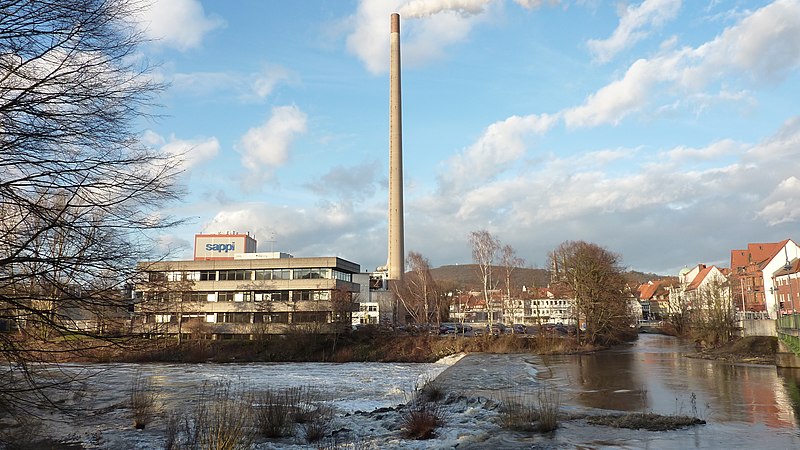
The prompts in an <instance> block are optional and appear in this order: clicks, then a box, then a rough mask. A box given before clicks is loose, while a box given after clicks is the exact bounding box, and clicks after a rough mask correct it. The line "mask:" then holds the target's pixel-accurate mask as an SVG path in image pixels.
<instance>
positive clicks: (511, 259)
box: [500, 245, 525, 315]
mask: <svg viewBox="0 0 800 450" xmlns="http://www.w3.org/2000/svg"><path fill="white" fill-rule="evenodd" d="M500 263H501V264H502V266H503V275H504V277H505V279H504V281H505V285H506V301H504V302H503V305H504V307H509V308H510V309H511V313H512V315H513V314H514V313H515V312H517V311H518V310H519V309H521V307H522V305H521V303H520V302H518V301H516V300H514V299H512V297H511V275H512V274H513V273H514V270H515V269H517V268H520V267H523V266H524V265H525V260H524V259H522V258H521V257H519V256H518V255H517V251H516V250H514V247H512V246H510V245H504V246H503V248H502V249H500ZM517 300H519V299H517Z"/></svg>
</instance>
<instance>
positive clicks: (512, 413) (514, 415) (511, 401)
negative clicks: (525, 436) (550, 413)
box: [500, 394, 539, 431]
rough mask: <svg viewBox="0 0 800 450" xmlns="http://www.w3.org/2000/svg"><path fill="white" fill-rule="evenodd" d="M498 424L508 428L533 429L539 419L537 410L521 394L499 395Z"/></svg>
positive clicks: (516, 429) (517, 429) (518, 429)
mask: <svg viewBox="0 0 800 450" xmlns="http://www.w3.org/2000/svg"><path fill="white" fill-rule="evenodd" d="M500 404H501V405H502V406H501V407H500V425H501V426H502V427H503V428H505V429H508V430H515V431H533V430H534V429H535V426H534V422H536V421H538V420H539V411H538V410H537V409H536V407H535V406H534V405H533V404H531V403H530V402H529V401H527V400H526V398H525V397H524V396H523V395H519V394H503V395H501V396H500Z"/></svg>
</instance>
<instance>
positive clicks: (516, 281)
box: [431, 264, 550, 289]
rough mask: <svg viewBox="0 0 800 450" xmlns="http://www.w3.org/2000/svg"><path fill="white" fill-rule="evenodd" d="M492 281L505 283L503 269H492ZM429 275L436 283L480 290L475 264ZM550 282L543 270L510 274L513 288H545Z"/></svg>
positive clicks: (435, 270)
mask: <svg viewBox="0 0 800 450" xmlns="http://www.w3.org/2000/svg"><path fill="white" fill-rule="evenodd" d="M493 273H494V279H495V280H496V281H499V282H500V284H498V286H502V285H504V283H505V276H506V275H505V269H504V268H502V267H495V268H493ZM431 275H433V279H434V280H436V282H437V283H442V284H443V283H452V284H454V285H455V286H456V287H459V288H461V289H482V288H483V286H482V285H481V283H482V281H481V279H480V270H479V269H478V265H477V264H459V265H454V266H442V267H437V268H436V269H431ZM549 282H550V274H549V272H548V271H546V270H544V269H526V268H519V269H514V271H513V272H512V273H511V284H512V285H514V286H527V287H534V286H535V287H545V286H547V283H549Z"/></svg>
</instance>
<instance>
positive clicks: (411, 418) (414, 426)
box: [400, 402, 444, 440]
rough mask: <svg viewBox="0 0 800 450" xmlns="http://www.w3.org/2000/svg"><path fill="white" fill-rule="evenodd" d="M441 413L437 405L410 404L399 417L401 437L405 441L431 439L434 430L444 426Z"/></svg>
mask: <svg viewBox="0 0 800 450" xmlns="http://www.w3.org/2000/svg"><path fill="white" fill-rule="evenodd" d="M443 416H444V414H443V412H442V409H441V407H440V406H439V405H438V404H437V403H427V402H420V403H411V404H410V405H408V406H407V407H406V409H404V410H403V412H402V413H401V415H400V422H401V424H402V430H403V437H405V438H406V439H417V440H422V439H432V438H433V437H434V436H435V435H436V429H437V428H439V427H440V426H442V425H443V424H444V419H443Z"/></svg>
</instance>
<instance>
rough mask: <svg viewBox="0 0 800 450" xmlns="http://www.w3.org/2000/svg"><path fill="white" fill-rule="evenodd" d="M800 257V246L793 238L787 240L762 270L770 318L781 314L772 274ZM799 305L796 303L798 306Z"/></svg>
mask: <svg viewBox="0 0 800 450" xmlns="http://www.w3.org/2000/svg"><path fill="white" fill-rule="evenodd" d="M796 258H800V247H798V246H797V244H795V243H794V241H792V240H791V239H789V240H788V241H786V245H784V246H783V248H781V250H780V251H778V252H777V253H776V254H775V256H774V257H773V258H772V259H771V260H770V261H769V262H768V263H767V264H766V265H765V266H764V267H763V269H762V270H761V274H762V277H763V278H764V298H765V299H766V303H767V313H769V318H770V319H777V318H778V315H779V311H778V310H779V309H780V306H779V303H778V296H777V294H776V293H777V292H778V291H776V289H775V288H776V286H775V285H774V284H773V282H772V275H773V274H774V273H775V272H777V271H779V270H781V269H783V267H784V266H785V265H786V263H787V262H788V261H792V260H794V259H796ZM796 306H797V305H795V307H796Z"/></svg>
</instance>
